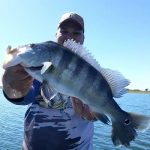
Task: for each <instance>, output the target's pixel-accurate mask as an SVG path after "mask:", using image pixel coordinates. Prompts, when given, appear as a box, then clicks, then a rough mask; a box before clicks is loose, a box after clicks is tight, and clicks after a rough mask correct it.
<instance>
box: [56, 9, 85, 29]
mask: <svg viewBox="0 0 150 150" xmlns="http://www.w3.org/2000/svg"><path fill="white" fill-rule="evenodd" d="M69 20H70V21H74V22H76V23H77V24H79V25H80V27H81V28H82V30H83V31H84V20H83V18H82V17H81V16H80V15H78V14H77V13H74V12H68V13H65V14H63V15H62V16H61V18H60V21H59V24H58V28H59V27H60V26H61V25H62V24H63V23H64V22H66V21H69Z"/></svg>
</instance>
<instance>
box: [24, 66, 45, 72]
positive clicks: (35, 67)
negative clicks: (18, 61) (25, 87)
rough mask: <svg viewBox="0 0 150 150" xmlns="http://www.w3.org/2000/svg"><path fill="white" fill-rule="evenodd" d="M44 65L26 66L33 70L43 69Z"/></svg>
mask: <svg viewBox="0 0 150 150" xmlns="http://www.w3.org/2000/svg"><path fill="white" fill-rule="evenodd" d="M42 67H43V65H40V66H30V67H25V69H27V70H31V71H38V70H41V69H42Z"/></svg>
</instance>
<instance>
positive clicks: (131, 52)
mask: <svg viewBox="0 0 150 150" xmlns="http://www.w3.org/2000/svg"><path fill="white" fill-rule="evenodd" d="M66 12H76V13H78V14H80V15H81V16H82V17H83V18H84V21H85V42H84V46H85V47H86V48H87V49H88V50H89V51H90V52H91V53H92V55H93V56H94V57H95V58H96V60H97V61H98V62H99V64H100V65H101V66H102V67H104V68H110V69H112V70H116V71H119V72H121V73H122V74H123V75H124V76H125V77H126V78H127V79H129V80H130V82H131V83H130V85H129V86H128V88H130V89H140V90H145V89H147V88H148V89H150V1H149V0H91V1H90V0H74V1H73V0H0V64H1V67H0V77H2V74H3V72H4V70H3V68H2V64H3V61H4V57H5V54H6V48H7V46H8V45H11V46H12V47H17V46H20V45H24V44H28V43H39V42H44V41H48V40H54V41H55V33H56V29H57V25H58V22H59V19H60V17H61V15H62V14H64V13H66ZM0 84H1V83H0Z"/></svg>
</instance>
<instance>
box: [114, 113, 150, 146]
mask: <svg viewBox="0 0 150 150" xmlns="http://www.w3.org/2000/svg"><path fill="white" fill-rule="evenodd" d="M121 121H122V122H121ZM121 121H118V120H117V121H114V122H112V126H113V129H112V141H113V143H114V145H116V146H119V145H124V146H129V145H130V142H131V141H133V140H134V139H135V138H136V136H137V132H136V131H145V130H146V129H148V128H149V127H150V117H148V116H144V115H138V114H134V113H127V117H126V118H125V119H124V120H122V119H121Z"/></svg>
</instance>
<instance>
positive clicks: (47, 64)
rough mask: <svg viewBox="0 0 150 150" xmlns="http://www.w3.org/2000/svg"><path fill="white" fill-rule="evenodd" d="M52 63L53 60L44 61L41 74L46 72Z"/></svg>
mask: <svg viewBox="0 0 150 150" xmlns="http://www.w3.org/2000/svg"><path fill="white" fill-rule="evenodd" d="M51 65H52V62H44V63H43V67H42V69H41V74H44V73H45V72H46V70H48V68H50V67H51Z"/></svg>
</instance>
